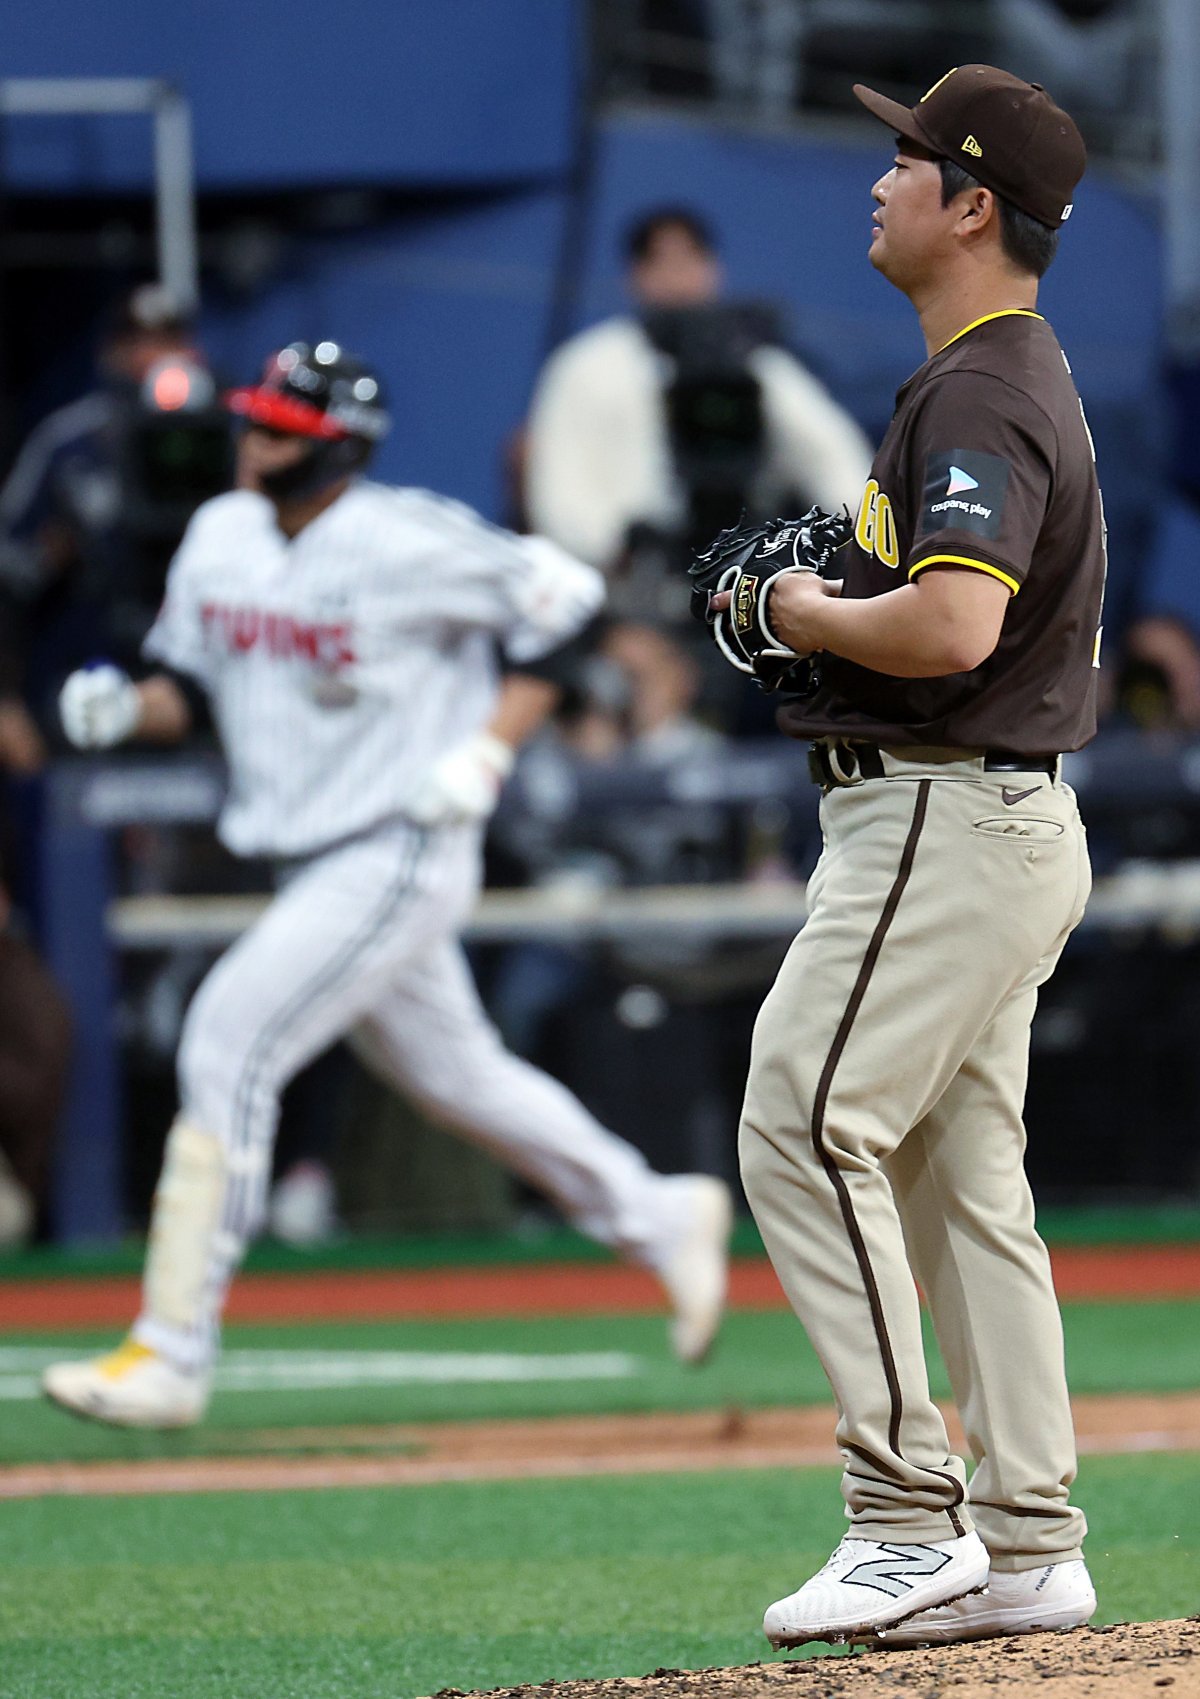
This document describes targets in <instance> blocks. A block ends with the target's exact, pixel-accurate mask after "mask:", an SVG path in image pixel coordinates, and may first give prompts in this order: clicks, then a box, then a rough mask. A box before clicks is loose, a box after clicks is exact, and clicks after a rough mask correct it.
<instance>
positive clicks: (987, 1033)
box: [741, 759, 1089, 1568]
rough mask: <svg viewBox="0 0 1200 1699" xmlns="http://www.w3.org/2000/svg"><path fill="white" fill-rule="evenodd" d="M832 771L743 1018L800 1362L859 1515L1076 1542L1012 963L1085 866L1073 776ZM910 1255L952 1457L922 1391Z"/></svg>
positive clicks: (1070, 1454)
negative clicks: (946, 1385)
mask: <svg viewBox="0 0 1200 1699" xmlns="http://www.w3.org/2000/svg"><path fill="white" fill-rule="evenodd" d="M887 765H888V770H889V777H888V778H886V779H882V780H870V781H867V782H866V783H863V784H859V785H855V786H850V787H846V788H844V789H838V790H834V791H832V792H831V793H830V794H829V795H828V796H827V797H826V798H825V799H824V801H823V803H822V824H823V827H824V831H825V850H824V853H823V855H822V857H821V861H820V863H819V864H818V867H817V870H816V872H815V873H814V875H813V879H812V882H811V885H810V888H809V901H810V915H809V920H808V922H807V924H806V926H805V928H804V930H803V931H802V932H801V934H800V936H799V937H798V938H797V939H796V941H795V943H794V944H793V946H792V948H791V950H790V951H789V954H788V957H787V959H786V961H785V962H784V964H783V967H782V968H781V970H780V973H779V976H778V979H777V980H776V983H775V986H774V987H773V989H772V990H771V992H770V994H769V995H768V997H767V999H766V1001H765V1003H764V1004H763V1008H762V1011H761V1013H760V1015H759V1019H758V1023H757V1025H756V1028H755V1035H754V1045H753V1051H752V1056H751V1063H750V1074H749V1079H748V1081H747V1089H746V1103H745V1109H744V1112H743V1120H742V1129H741V1150H742V1176H743V1180H744V1182H745V1186H746V1192H747V1196H748V1197H749V1199H750V1203H751V1207H752V1208H753V1210H754V1214H755V1217H756V1219H757V1221H758V1223H759V1227H760V1229H761V1231H762V1234H763V1239H764V1241H765V1243H766V1246H767V1249H768V1252H769V1253H770V1255H771V1259H772V1261H773V1262H774V1264H775V1267H776V1270H777V1271H778V1273H779V1276H780V1279H781V1281H782V1283H783V1286H784V1289H785V1291H786V1292H787V1294H788V1297H789V1299H790V1300H791V1303H792V1305H793V1307H794V1309H795V1310H796V1313H797V1315H798V1316H799V1317H800V1319H801V1320H802V1321H803V1323H804V1325H805V1327H806V1329H807V1331H808V1333H809V1337H810V1338H811V1340H812V1342H813V1345H814V1347H815V1349H816V1350H817V1353H818V1355H819V1356H820V1358H821V1361H822V1363H823V1365H824V1367H825V1371H826V1373H827V1375H828V1376H829V1379H830V1382H831V1384H832V1386H833V1390H834V1393H835V1396H836V1398H837V1401H838V1406H839V1410H840V1412H841V1419H840V1421H839V1424H838V1441H839V1444H840V1445H841V1446H842V1449H843V1452H844V1453H845V1455H846V1460H847V1469H846V1473H845V1475H844V1478H843V1493H844V1496H845V1498H846V1503H847V1507H848V1512H849V1515H850V1517H851V1520H852V1522H853V1524H854V1531H855V1533H857V1534H860V1535H861V1536H862V1537H864V1538H873V1539H887V1540H913V1541H916V1540H930V1539H945V1538H947V1537H949V1536H950V1535H952V1534H955V1533H958V1532H961V1531H964V1530H966V1529H967V1528H969V1527H970V1526H971V1525H972V1514H973V1520H974V1522H975V1524H976V1525H977V1526H978V1528H979V1531H980V1533H981V1535H982V1537H983V1538H984V1539H985V1541H986V1542H987V1544H988V1546H989V1548H990V1549H991V1551H992V1553H993V1557H994V1559H995V1561H996V1562H997V1563H998V1564H999V1565H1000V1566H1001V1567H1005V1566H1007V1567H1013V1568H1021V1567H1025V1566H1027V1565H1033V1564H1036V1563H1044V1562H1046V1561H1050V1560H1053V1559H1057V1558H1066V1557H1071V1556H1075V1555H1077V1554H1078V1550H1079V1545H1080V1541H1081V1539H1082V1535H1083V1526H1084V1525H1083V1518H1082V1516H1081V1515H1080V1514H1079V1512H1078V1511H1076V1510H1074V1509H1073V1508H1072V1507H1071V1506H1070V1504H1069V1502H1068V1488H1069V1485H1070V1482H1071V1480H1072V1479H1073V1478H1074V1472H1075V1452H1074V1439H1073V1435H1072V1430H1071V1421H1070V1411H1069V1407H1068V1404H1067V1393H1066V1383H1065V1376H1064V1372H1063V1362H1062V1334H1061V1324H1060V1321H1059V1315H1058V1308H1057V1303H1056V1301H1055V1297H1054V1291H1053V1287H1052V1285H1051V1282H1050V1276H1049V1262H1048V1258H1047V1257H1046V1253H1045V1249H1044V1247H1043V1246H1042V1244H1041V1241H1040V1240H1039V1239H1038V1237H1037V1234H1036V1231H1035V1229H1034V1225H1033V1211H1032V1203H1031V1200H1030V1196H1029V1188H1028V1185H1027V1182H1026V1180H1025V1176H1024V1171H1023V1165H1022V1158H1023V1152H1024V1127H1023V1124H1022V1120H1021V1106H1022V1102H1023V1098H1024V1090H1025V1075H1026V1068H1027V1060H1028V1039H1029V1024H1030V1021H1031V1019H1032V1015H1033V1008H1034V1005H1035V1002H1036V995H1037V986H1038V985H1040V984H1041V983H1042V982H1043V981H1044V980H1045V979H1046V978H1047V977H1048V976H1049V974H1050V973H1051V971H1052V970H1053V967H1054V964H1055V962H1056V961H1057V959H1058V956H1059V953H1060V952H1061V950H1062V947H1063V944H1064V943H1065V941H1066V938H1067V936H1068V934H1069V932H1070V930H1071V928H1072V927H1073V926H1074V925H1075V924H1076V922H1077V921H1078V919H1079V917H1080V915H1081V913H1082V909H1083V904H1084V902H1085V900H1086V896H1087V891H1088V887H1089V875H1088V868H1087V851H1086V846H1085V840H1084V835H1083V829H1082V826H1081V825H1080V822H1079V816H1078V811H1077V810H1076V807H1075V799H1074V797H1073V796H1072V794H1071V792H1070V791H1069V790H1068V789H1067V788H1066V787H1064V786H1061V785H1057V784H1055V783H1053V782H1052V781H1051V780H1050V778H1049V777H1048V776H1045V775H1042V776H1041V778H1040V781H1038V782H1036V788H1035V789H1033V790H1032V792H1031V794H1029V795H1027V796H1026V797H1025V798H1024V799H1023V800H1021V801H1020V802H1019V803H1018V804H1015V805H1013V806H1011V807H1010V806H1009V805H1007V804H1006V803H1005V802H1004V801H1003V795H1002V792H1003V790H1004V789H1005V788H1006V787H1007V788H1008V790H1009V794H1012V790H1013V789H1014V788H1019V789H1021V790H1027V789H1029V787H1030V786H1031V785H1034V784H1035V780H1036V777H1037V776H1036V775H1035V776H1032V777H1026V776H1025V775H1024V774H1022V775H1020V776H1019V778H1018V779H1017V780H1016V783H1015V785H1014V779H1013V775H1012V774H985V773H984V772H983V770H982V765H981V763H980V762H979V761H978V760H963V761H961V762H955V763H946V762H939V763H938V764H937V765H936V766H930V767H923V766H921V765H920V764H919V763H918V762H916V761H912V762H900V761H894V760H891V759H889V760H888V762H887ZM914 1270H915V1272H916V1273H917V1275H918V1277H919V1278H920V1280H921V1282H922V1285H923V1286H924V1288H925V1290H926V1292H927V1294H928V1298H929V1303H930V1307H931V1310H932V1313H933V1318H934V1323H935V1326H936V1329H937V1332H938V1337H939V1342H940V1343H941V1346H942V1350H943V1354H944V1355H945V1357H946V1361H947V1367H948V1369H949V1372H950V1375H951V1380H952V1384H953V1387H954V1392H955V1396H956V1398H957V1400H958V1403H959V1405H960V1408H961V1409H962V1412H963V1417H964V1422H965V1424H966V1429H967V1433H968V1436H969V1439H970V1442H971V1448H972V1453H973V1456H974V1458H975V1461H976V1465H977V1467H976V1472H975V1475H974V1477H973V1481H972V1487H973V1492H972V1494H971V1495H970V1502H969V1504H964V1502H963V1501H964V1482H965V1469H964V1465H963V1463H962V1461H961V1460H960V1459H959V1458H957V1457H954V1456H952V1455H951V1454H950V1451H949V1443H948V1440H947V1436H946V1431H945V1427H944V1424H943V1423H942V1420H941V1417H940V1415H939V1414H938V1412H937V1409H936V1408H935V1406H934V1405H933V1403H932V1401H931V1399H930V1396H929V1387H928V1380H927V1376H926V1369H925V1359H924V1352H923V1347H922V1341H921V1324H920V1312H919V1305H918V1299H917V1292H916V1286H915V1282H914Z"/></svg>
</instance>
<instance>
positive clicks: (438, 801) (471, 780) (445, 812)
mask: <svg viewBox="0 0 1200 1699" xmlns="http://www.w3.org/2000/svg"><path fill="white" fill-rule="evenodd" d="M515 760H516V755H515V753H514V751H513V749H512V747H511V745H510V744H507V743H505V742H504V740H503V739H502V738H498V737H493V736H492V734H491V732H479V733H477V734H476V736H474V737H473V738H470V739H469V740H468V741H467V742H466V743H460V744H459V745H458V746H457V747H456V748H454V749H451V750H449V751H448V752H447V753H446V754H445V755H443V756H442V758H441V760H440V761H436V762H435V763H434V765H433V766H432V767H431V768H430V770H429V772H428V773H426V775H425V777H424V778H423V779H422V780H421V781H420V782H419V783H418V785H417V788H416V790H415V791H414V793H413V795H412V797H411V799H410V801H409V803H408V808H407V813H408V815H409V818H410V819H412V820H415V821H416V823H417V825H418V826H450V825H462V824H464V823H465V822H467V821H469V820H486V819H487V817H488V815H489V814H490V813H491V812H492V810H493V809H494V808H495V806H496V804H497V802H499V800H500V792H501V790H502V788H503V786H504V781H505V779H507V777H508V775H509V774H510V773H511V772H512V770H513V762H514V761H515Z"/></svg>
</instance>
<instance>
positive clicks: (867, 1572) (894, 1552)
mask: <svg viewBox="0 0 1200 1699" xmlns="http://www.w3.org/2000/svg"><path fill="white" fill-rule="evenodd" d="M880 1551H881V1553H885V1554H886V1555H884V1556H880V1557H876V1558H872V1559H871V1561H870V1562H869V1563H860V1564H859V1565H858V1567H857V1568H856V1569H852V1570H850V1572H849V1574H847V1575H844V1576H843V1577H842V1580H843V1581H844V1582H845V1583H846V1584H847V1586H851V1587H873V1588H874V1589H875V1591H876V1592H879V1593H886V1594H887V1595H888V1597H889V1598H892V1599H902V1598H903V1597H904V1595H905V1594H906V1593H909V1592H911V1591H912V1589H913V1587H914V1586H915V1585H916V1583H917V1582H918V1581H924V1580H925V1579H926V1578H927V1577H928V1576H930V1575H936V1574H937V1572H938V1570H939V1569H944V1568H945V1567H946V1565H947V1564H948V1563H949V1562H950V1554H949V1552H940V1551H938V1549H937V1547H936V1546H881V1547H880Z"/></svg>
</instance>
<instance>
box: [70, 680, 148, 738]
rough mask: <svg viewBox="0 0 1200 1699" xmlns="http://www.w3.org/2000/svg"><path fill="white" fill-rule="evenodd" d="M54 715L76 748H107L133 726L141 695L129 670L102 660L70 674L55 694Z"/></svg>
mask: <svg viewBox="0 0 1200 1699" xmlns="http://www.w3.org/2000/svg"><path fill="white" fill-rule="evenodd" d="M58 717H59V719H60V720H61V721H62V728H63V730H64V731H65V732H66V734H67V736H68V738H69V739H70V740H71V742H72V743H73V744H74V745H75V747H76V749H111V748H112V747H113V745H114V744H118V743H124V741H125V739H126V738H127V737H130V736H131V735H132V734H133V733H134V732H135V731H136V730H137V725H138V721H139V720H140V719H141V717H142V699H141V696H140V695H139V694H138V687H137V685H136V684H134V682H133V680H132V679H131V678H130V676H129V674H128V673H126V672H122V671H121V669H120V667H114V666H111V665H109V664H108V663H107V662H105V663H104V665H103V666H99V667H83V668H81V669H80V671H79V672H74V673H72V674H71V676H70V678H68V680H67V682H66V683H65V684H64V685H63V687H62V689H61V690H60V691H59V694H58Z"/></svg>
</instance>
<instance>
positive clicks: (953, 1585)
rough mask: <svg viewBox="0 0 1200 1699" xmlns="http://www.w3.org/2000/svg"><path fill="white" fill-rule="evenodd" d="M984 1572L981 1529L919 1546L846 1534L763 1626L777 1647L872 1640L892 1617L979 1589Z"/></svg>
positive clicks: (985, 1559) (897, 1619)
mask: <svg viewBox="0 0 1200 1699" xmlns="http://www.w3.org/2000/svg"><path fill="white" fill-rule="evenodd" d="M987 1578H988V1554H987V1547H986V1546H985V1545H984V1543H983V1541H982V1540H981V1539H980V1538H979V1535H978V1534H974V1533H972V1534H963V1535H961V1536H960V1537H959V1538H958V1539H954V1540H939V1541H936V1542H933V1543H931V1544H928V1545H919V1546H918V1545H901V1544H899V1543H898V1542H897V1543H895V1544H893V1543H892V1542H891V1541H888V1542H887V1543H885V1542H884V1541H882V1540H856V1539H855V1538H854V1536H853V1535H852V1534H847V1536H846V1538H845V1539H844V1540H843V1541H842V1542H841V1544H840V1545H839V1546H838V1548H837V1550H836V1551H835V1552H834V1554H833V1556H832V1557H831V1558H830V1560H829V1562H828V1563H827V1564H826V1565H825V1567H824V1569H822V1570H819V1571H818V1573H817V1574H816V1575H814V1576H813V1578H812V1580H811V1581H806V1582H805V1583H804V1585H803V1587H801V1588H800V1590H799V1592H796V1593H789V1594H788V1596H787V1598H786V1599H780V1600H779V1601H778V1602H777V1603H776V1604H773V1605H772V1606H771V1607H770V1609H769V1610H768V1611H767V1614H766V1616H765V1617H764V1618H763V1633H764V1634H765V1635H766V1637H767V1639H768V1640H769V1641H770V1642H771V1644H772V1646H775V1647H780V1646H803V1645H804V1644H805V1642H806V1641H808V1640H831V1641H841V1640H859V1639H861V1638H862V1637H863V1636H866V1637H867V1638H868V1639H870V1640H873V1639H875V1637H876V1636H877V1634H878V1631H879V1630H880V1629H882V1628H884V1627H886V1626H887V1625H888V1624H889V1623H894V1622H900V1621H901V1620H902V1619H903V1618H905V1617H909V1616H912V1615H913V1613H914V1612H915V1611H925V1610H928V1609H929V1608H930V1606H932V1605H944V1604H946V1603H947V1602H948V1601H949V1600H951V1599H958V1598H961V1597H962V1596H963V1594H964V1593H974V1592H976V1591H978V1589H979V1588H980V1587H982V1586H984V1585H985V1584H986V1582H987ZM888 1644H891V1641H890V1639H889V1642H888Z"/></svg>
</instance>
